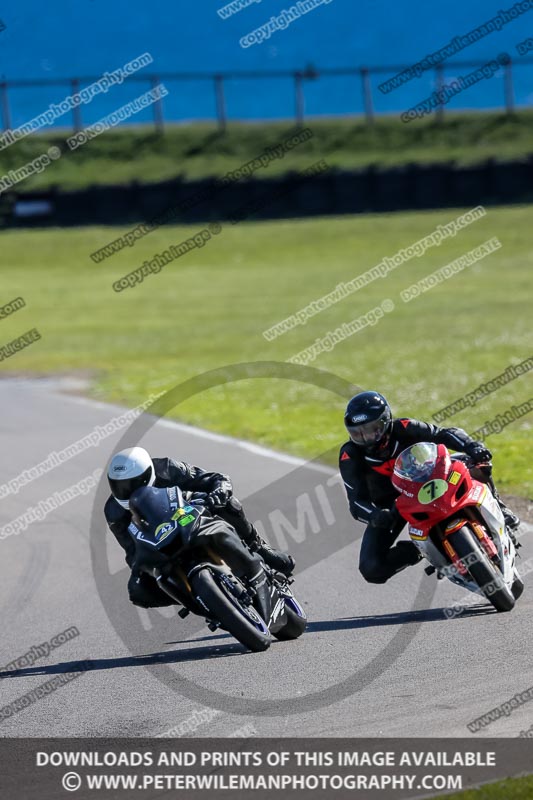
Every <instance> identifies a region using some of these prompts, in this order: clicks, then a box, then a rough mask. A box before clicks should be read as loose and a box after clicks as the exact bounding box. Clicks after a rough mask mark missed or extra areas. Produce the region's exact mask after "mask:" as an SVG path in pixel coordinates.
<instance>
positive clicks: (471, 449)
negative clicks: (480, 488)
mask: <svg viewBox="0 0 533 800" xmlns="http://www.w3.org/2000/svg"><path fill="white" fill-rule="evenodd" d="M465 453H466V454H467V456H470V458H471V459H472V461H473V462H474V464H487V463H488V462H489V461H491V459H492V453H491V452H490V450H488V449H487V448H486V447H485V445H484V444H483V442H471V443H470V444H468V445H466V447H465Z"/></svg>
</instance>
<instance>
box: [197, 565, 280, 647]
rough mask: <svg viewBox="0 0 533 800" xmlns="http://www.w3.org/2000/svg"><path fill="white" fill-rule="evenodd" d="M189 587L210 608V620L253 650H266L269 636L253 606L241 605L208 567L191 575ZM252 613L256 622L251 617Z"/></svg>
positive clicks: (270, 638) (268, 645)
mask: <svg viewBox="0 0 533 800" xmlns="http://www.w3.org/2000/svg"><path fill="white" fill-rule="evenodd" d="M191 586H192V589H193V592H194V594H195V595H196V596H197V597H199V598H200V599H201V601H202V602H203V603H204V605H205V606H206V608H208V609H209V612H210V614H211V615H212V618H213V620H216V621H217V622H220V624H221V625H222V627H223V628H224V629H225V630H227V631H228V633H231V635H232V636H234V637H235V638H236V639H237V641H239V642H240V643H241V644H243V645H244V646H245V647H247V648H248V649H249V650H251V651H252V652H254V653H261V652H263V651H264V650H268V648H269V647H270V644H271V642H272V637H271V635H270V633H269V632H268V629H267V627H266V625H265V623H264V622H263V620H261V618H260V617H259V615H258V614H257V612H255V610H254V609H253V606H250V607H249V609H248V608H246V607H244V606H243V605H242V603H240V602H239V600H238V599H237V597H235V596H234V595H232V594H231V591H230V590H229V589H228V588H227V587H225V586H224V584H223V583H219V582H218V581H217V580H216V578H215V576H214V575H213V573H212V572H211V570H210V569H208V568H207V567H206V568H205V569H202V570H200V571H199V572H197V573H196V574H195V575H194V576H193V577H192V578H191ZM254 615H255V616H257V619H258V622H257V623H254V622H253V621H252V619H251V618H250V616H252V617H253V616H254ZM261 623H262V625H261ZM261 628H263V630H261ZM265 631H266V632H265Z"/></svg>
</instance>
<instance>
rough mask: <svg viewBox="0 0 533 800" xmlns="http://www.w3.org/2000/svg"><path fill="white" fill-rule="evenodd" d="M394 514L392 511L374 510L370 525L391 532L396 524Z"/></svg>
mask: <svg viewBox="0 0 533 800" xmlns="http://www.w3.org/2000/svg"><path fill="white" fill-rule="evenodd" d="M396 519H397V517H396V514H395V512H394V511H389V509H388V508H376V510H375V511H373V512H372V515H371V517H370V524H371V525H373V526H374V527H375V528H386V529H387V530H391V528H392V526H393V525H394V523H395V522H396Z"/></svg>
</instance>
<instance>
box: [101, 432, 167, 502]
mask: <svg viewBox="0 0 533 800" xmlns="http://www.w3.org/2000/svg"><path fill="white" fill-rule="evenodd" d="M107 477H108V480H109V486H110V488H111V492H112V494H113V497H114V498H115V500H116V501H117V503H120V505H121V506H122V508H126V509H129V499H130V497H131V495H132V494H133V492H134V491H135V489H139V488H140V487H141V486H152V485H153V483H154V481H155V469H154V465H153V462H152V459H151V458H150V455H149V454H148V453H147V452H146V450H145V449H144V448H143V447H130V448H129V449H128V450H121V451H120V453H117V454H116V455H114V456H113V458H112V459H111V463H110V464H109V468H108V470H107Z"/></svg>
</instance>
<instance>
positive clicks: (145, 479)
mask: <svg viewBox="0 0 533 800" xmlns="http://www.w3.org/2000/svg"><path fill="white" fill-rule="evenodd" d="M152 471H153V467H152V465H151V464H150V466H149V467H148V469H146V470H145V471H144V472H143V473H142V475H136V476H135V477H133V478H122V480H121V479H120V478H110V479H109V486H110V487H111V491H112V493H113V496H114V497H116V498H117V500H129V499H130V497H131V495H132V494H133V492H134V491H135V489H140V487H141V486H147V485H148V484H149V483H150V480H151V478H152Z"/></svg>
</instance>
